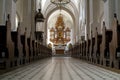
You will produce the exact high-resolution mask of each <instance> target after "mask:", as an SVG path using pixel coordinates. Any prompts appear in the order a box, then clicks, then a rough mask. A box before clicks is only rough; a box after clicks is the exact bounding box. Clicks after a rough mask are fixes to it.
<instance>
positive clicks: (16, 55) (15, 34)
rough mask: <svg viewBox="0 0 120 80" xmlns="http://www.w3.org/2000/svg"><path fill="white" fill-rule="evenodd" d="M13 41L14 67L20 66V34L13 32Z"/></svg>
mask: <svg viewBox="0 0 120 80" xmlns="http://www.w3.org/2000/svg"><path fill="white" fill-rule="evenodd" d="M11 35H12V41H13V42H14V58H15V60H14V66H17V65H18V58H19V51H18V32H17V31H12V32H11Z"/></svg>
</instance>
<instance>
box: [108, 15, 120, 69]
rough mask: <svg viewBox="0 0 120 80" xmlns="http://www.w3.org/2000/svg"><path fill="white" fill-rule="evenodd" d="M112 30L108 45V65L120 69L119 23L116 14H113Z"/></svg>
mask: <svg viewBox="0 0 120 80" xmlns="http://www.w3.org/2000/svg"><path fill="white" fill-rule="evenodd" d="M112 32H113V35H112V40H111V42H110V45H109V49H110V66H111V67H114V68H117V69H120V25H119V23H118V20H117V15H116V14H114V23H113V26H112Z"/></svg>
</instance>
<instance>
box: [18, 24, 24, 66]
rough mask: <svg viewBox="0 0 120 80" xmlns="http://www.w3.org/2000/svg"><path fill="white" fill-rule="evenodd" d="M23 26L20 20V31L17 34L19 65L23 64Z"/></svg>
mask: <svg viewBox="0 0 120 80" xmlns="http://www.w3.org/2000/svg"><path fill="white" fill-rule="evenodd" d="M21 27H22V26H21V23H20V22H19V24H18V28H17V32H18V35H17V38H18V45H17V47H18V53H19V58H18V63H19V65H22V64H23V44H22V42H23V41H21V40H22V39H21Z"/></svg>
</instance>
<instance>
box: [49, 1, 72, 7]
mask: <svg viewBox="0 0 120 80" xmlns="http://www.w3.org/2000/svg"><path fill="white" fill-rule="evenodd" d="M51 2H52V3H53V4H55V5H57V6H61V5H65V4H68V3H69V2H70V0H51Z"/></svg>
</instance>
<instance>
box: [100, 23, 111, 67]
mask: <svg viewBox="0 0 120 80" xmlns="http://www.w3.org/2000/svg"><path fill="white" fill-rule="evenodd" d="M111 39H112V31H111V30H107V29H106V27H105V23H104V22H103V29H102V43H101V45H100V60H101V64H102V65H104V66H109V65H110V51H109V43H110V42H111Z"/></svg>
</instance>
